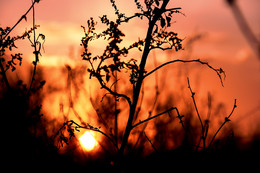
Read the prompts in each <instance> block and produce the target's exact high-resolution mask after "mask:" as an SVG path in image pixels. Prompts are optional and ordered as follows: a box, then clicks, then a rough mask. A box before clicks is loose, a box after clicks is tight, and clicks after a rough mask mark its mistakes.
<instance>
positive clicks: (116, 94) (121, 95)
mask: <svg viewBox="0 0 260 173" xmlns="http://www.w3.org/2000/svg"><path fill="white" fill-rule="evenodd" d="M96 78H97V79H98V81H99V83H100V85H101V88H104V89H106V90H107V91H108V92H109V93H110V94H112V95H114V96H117V97H123V98H125V99H126V101H127V102H128V104H129V106H131V104H132V103H131V99H130V98H129V97H128V96H126V95H124V94H119V93H117V92H115V91H113V90H112V89H111V88H109V87H107V86H106V85H105V84H104V81H103V79H102V78H101V77H98V76H97V77H96Z"/></svg>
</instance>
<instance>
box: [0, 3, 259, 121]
mask: <svg viewBox="0 0 260 173" xmlns="http://www.w3.org/2000/svg"><path fill="white" fill-rule="evenodd" d="M30 4H31V0H1V1H0V16H1V18H0V26H1V27H5V26H12V25H13V24H14V23H15V22H16V21H17V20H18V19H19V18H20V17H21V15H23V14H24V12H25V11H26V10H27V9H28V8H29V6H30ZM238 4H239V6H240V8H241V10H242V12H243V13H244V15H245V17H246V19H247V20H248V23H249V25H250V27H251V28H252V30H253V31H254V33H255V35H257V36H258V39H260V38H259V36H260V32H259V31H260V15H259V7H260V1H259V0H238ZM169 6H173V7H182V9H183V10H182V11H183V13H184V14H185V15H186V16H183V15H180V14H176V15H175V16H176V18H175V20H176V23H175V24H173V26H172V29H173V30H174V31H176V32H177V33H179V34H180V37H182V38H185V40H188V39H189V38H190V37H192V36H194V35H196V34H203V35H204V37H203V38H202V39H201V40H200V41H198V42H196V43H195V44H194V45H193V52H192V55H191V56H192V57H191V58H193V57H194V59H197V58H201V59H205V60H208V61H209V62H211V63H212V64H213V65H214V66H216V67H223V69H224V70H225V71H226V74H227V78H226V80H225V87H224V88H221V86H219V87H217V88H218V89H217V90H218V91H217V93H218V94H219V95H220V96H221V98H222V101H223V102H224V103H226V104H228V105H229V106H232V104H233V99H234V98H237V99H238V106H239V107H238V109H237V112H238V113H237V115H236V116H237V117H236V118H237V121H241V120H242V119H243V121H244V119H246V120H247V121H248V122H247V125H250V124H251V123H252V122H254V124H255V125H256V124H257V123H258V124H259V123H260V118H258V116H260V111H259V109H258V112H257V111H254V113H253V114H252V115H251V114H250V116H249V117H245V116H248V115H247V112H250V111H251V110H253V109H254V108H255V107H257V106H259V104H260V91H259V89H260V60H259V59H258V58H257V56H256V55H255V54H254V52H253V51H252V49H251V47H250V46H249V44H248V43H247V41H246V39H245V38H244V36H243V35H242V34H241V32H240V29H239V27H238V25H237V23H236V21H235V20H234V16H233V14H232V12H231V10H230V8H229V7H228V6H227V4H226V3H225V2H224V0H196V1H192V0H172V1H171V2H170V5H169ZM118 7H119V9H120V10H122V11H126V14H129V15H131V14H132V13H133V12H135V10H133V9H134V8H135V4H134V2H133V0H124V1H120V2H118ZM103 14H109V16H113V8H112V7H111V4H110V2H109V0H95V1H93V0H73V1H72V0H42V1H41V2H40V3H39V4H37V5H36V16H37V17H36V23H37V24H39V25H41V27H40V28H39V29H37V32H38V33H43V34H45V35H46V42H45V45H44V48H45V53H43V57H42V59H41V60H40V64H42V65H53V66H56V65H58V64H59V65H64V64H66V63H73V61H81V57H80V53H79V50H80V40H81V37H82V36H83V31H82V29H81V27H80V26H81V25H86V21H87V20H88V19H89V18H90V17H91V16H92V17H95V18H96V19H98V16H101V15H103ZM144 24H145V22H141V23H140V22H139V21H138V20H135V21H132V22H130V23H129V24H128V25H127V26H122V27H123V28H125V30H126V33H129V34H130V37H128V38H129V39H130V41H131V39H133V40H136V39H137V38H138V36H139V37H140V36H142V35H143V36H144V34H145V26H144ZM31 25H32V22H31V14H29V16H28V22H25V21H23V22H22V23H21V24H20V25H19V27H17V28H16V29H15V33H17V34H18V33H22V32H24V30H25V29H24V28H27V29H29V28H30V27H31ZM126 27H127V28H126ZM133 31H134V32H133ZM185 40H184V41H185ZM17 46H18V47H19V48H20V49H19V51H20V50H22V51H23V54H24V56H25V57H33V54H32V53H31V52H32V48H31V47H30V43H29V41H27V40H25V41H22V42H19V43H18V44H17ZM184 53H185V52H184ZM178 56H180V57H181V56H183V55H182V52H180V53H178V54H176V55H174V58H178ZM69 57H74V60H73V61H72V60H70V58H69ZM28 61H30V62H31V61H32V59H29V60H28ZM206 80H208V81H203V84H202V85H205V86H207V89H208V90H209V91H210V90H213V91H215V90H216V89H215V87H212V85H211V80H213V79H210V78H209V79H206ZM214 80H217V78H214ZM212 88H213V89H212ZM205 92H207V91H205ZM228 108H229V107H228ZM230 109H231V108H230ZM228 110H229V109H228Z"/></svg>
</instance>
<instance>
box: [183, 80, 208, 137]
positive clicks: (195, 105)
mask: <svg viewBox="0 0 260 173" xmlns="http://www.w3.org/2000/svg"><path fill="white" fill-rule="evenodd" d="M187 81H188V88H189V89H190V92H191V97H192V101H193V104H194V107H195V110H196V113H197V115H198V118H199V120H200V125H201V128H202V132H204V125H203V122H202V120H201V117H200V113H199V110H198V107H197V104H196V101H195V97H194V95H195V92H193V91H192V89H191V86H190V80H189V78H187ZM202 134H204V133H202Z"/></svg>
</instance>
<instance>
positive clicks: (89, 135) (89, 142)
mask: <svg viewBox="0 0 260 173" xmlns="http://www.w3.org/2000/svg"><path fill="white" fill-rule="evenodd" d="M79 141H80V144H81V145H82V147H83V148H84V149H85V150H87V151H90V150H93V149H94V147H95V146H96V145H97V141H96V139H95V138H94V133H93V132H89V131H86V132H85V133H84V134H83V135H82V136H81V137H80V138H79Z"/></svg>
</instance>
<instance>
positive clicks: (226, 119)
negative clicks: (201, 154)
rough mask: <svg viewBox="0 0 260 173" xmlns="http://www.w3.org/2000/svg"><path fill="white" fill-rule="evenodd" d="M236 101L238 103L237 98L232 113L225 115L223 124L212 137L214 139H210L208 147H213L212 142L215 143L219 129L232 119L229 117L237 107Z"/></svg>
mask: <svg viewBox="0 0 260 173" xmlns="http://www.w3.org/2000/svg"><path fill="white" fill-rule="evenodd" d="M236 103H237V100H236V99H235V101H234V106H233V109H232V111H231V113H230V114H229V115H228V116H227V117H225V121H224V122H223V123H222V124H221V126H220V127H219V128H218V130H217V131H216V133H215V134H214V136H213V137H212V139H211V141H210V143H209V145H208V148H210V147H211V144H212V143H213V141H214V139H215V137H216V136H217V134H218V133H219V131H220V130H221V129H222V127H223V126H224V125H225V124H226V123H227V122H229V121H231V120H230V119H229V118H230V117H231V115H232V114H233V113H234V111H235V109H236V107H237V104H236Z"/></svg>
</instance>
